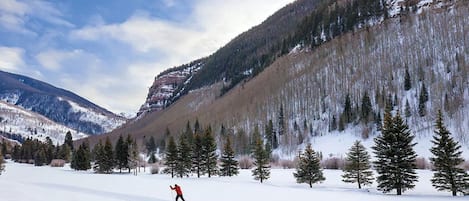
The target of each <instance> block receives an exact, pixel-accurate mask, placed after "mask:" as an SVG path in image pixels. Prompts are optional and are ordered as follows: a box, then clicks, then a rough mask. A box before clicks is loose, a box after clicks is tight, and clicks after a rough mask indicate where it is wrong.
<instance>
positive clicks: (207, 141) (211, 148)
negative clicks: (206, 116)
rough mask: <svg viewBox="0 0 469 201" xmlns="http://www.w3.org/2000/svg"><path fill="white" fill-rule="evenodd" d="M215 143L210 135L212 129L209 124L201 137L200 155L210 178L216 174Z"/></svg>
mask: <svg viewBox="0 0 469 201" xmlns="http://www.w3.org/2000/svg"><path fill="white" fill-rule="evenodd" d="M216 150H217V144H216V143H215V138H213V135H212V129H211V128H210V126H209V127H208V128H207V129H205V134H204V136H203V138H202V156H203V158H204V159H203V160H204V161H203V164H202V165H203V166H204V170H205V171H206V173H207V174H208V177H209V178H210V177H211V176H212V175H216V174H218V167H217V158H218V156H217V154H216Z"/></svg>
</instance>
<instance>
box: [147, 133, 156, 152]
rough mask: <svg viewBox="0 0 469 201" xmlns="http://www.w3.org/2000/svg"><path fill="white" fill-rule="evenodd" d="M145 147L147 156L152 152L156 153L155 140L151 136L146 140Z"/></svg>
mask: <svg viewBox="0 0 469 201" xmlns="http://www.w3.org/2000/svg"><path fill="white" fill-rule="evenodd" d="M146 147H147V155H148V156H151V155H152V154H155V153H156V141H155V138H154V137H153V136H151V137H150V139H149V140H148V142H147V143H146Z"/></svg>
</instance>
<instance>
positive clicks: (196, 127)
mask: <svg viewBox="0 0 469 201" xmlns="http://www.w3.org/2000/svg"><path fill="white" fill-rule="evenodd" d="M194 133H195V134H202V128H201V127H200V123H199V119H198V118H197V119H195V123H194Z"/></svg>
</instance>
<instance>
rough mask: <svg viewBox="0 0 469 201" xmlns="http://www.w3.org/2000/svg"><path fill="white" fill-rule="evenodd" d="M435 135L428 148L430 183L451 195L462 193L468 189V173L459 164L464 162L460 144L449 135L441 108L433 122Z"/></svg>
mask: <svg viewBox="0 0 469 201" xmlns="http://www.w3.org/2000/svg"><path fill="white" fill-rule="evenodd" d="M434 132H435V135H434V136H433V140H432V143H433V147H432V148H431V149H430V151H431V152H432V154H433V155H434V157H431V158H430V160H431V161H432V162H433V165H434V169H433V170H434V171H435V173H434V174H433V178H432V180H431V181H432V185H433V186H434V187H435V188H436V189H437V190H439V191H451V192H452V194H453V196H456V195H457V193H458V192H462V193H464V191H465V190H467V189H469V175H468V174H467V173H466V171H465V170H464V169H463V168H460V167H459V165H460V164H462V163H464V159H463V158H462V157H461V154H462V151H461V150H460V149H461V145H459V143H458V142H457V141H455V140H454V139H453V138H452V137H451V133H450V132H449V131H448V130H447V129H446V126H445V125H444V122H443V115H442V112H441V110H438V116H437V119H436V123H435V131H434Z"/></svg>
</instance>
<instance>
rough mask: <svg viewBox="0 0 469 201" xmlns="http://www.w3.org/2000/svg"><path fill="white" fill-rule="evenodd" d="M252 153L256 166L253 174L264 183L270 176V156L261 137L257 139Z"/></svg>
mask: <svg viewBox="0 0 469 201" xmlns="http://www.w3.org/2000/svg"><path fill="white" fill-rule="evenodd" d="M252 155H253V158H254V166H255V168H254V170H252V176H254V179H255V180H260V181H261V183H262V182H263V181H264V180H267V179H269V177H270V165H269V161H270V158H269V155H268V153H267V152H266V151H265V150H264V145H263V144H262V140H261V139H260V138H258V139H257V140H256V147H255V149H254V150H253V153H252Z"/></svg>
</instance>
